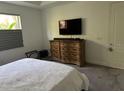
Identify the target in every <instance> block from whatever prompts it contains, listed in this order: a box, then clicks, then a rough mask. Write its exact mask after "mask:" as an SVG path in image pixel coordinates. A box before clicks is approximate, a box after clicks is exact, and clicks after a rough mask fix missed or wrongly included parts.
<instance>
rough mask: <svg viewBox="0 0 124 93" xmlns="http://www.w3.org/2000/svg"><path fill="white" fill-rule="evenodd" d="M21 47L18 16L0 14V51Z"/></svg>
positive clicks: (19, 19)
mask: <svg viewBox="0 0 124 93" xmlns="http://www.w3.org/2000/svg"><path fill="white" fill-rule="evenodd" d="M17 47H23V38H22V26H21V17H20V15H13V14H12V15H11V14H0V51H2V50H8V49H12V48H17Z"/></svg>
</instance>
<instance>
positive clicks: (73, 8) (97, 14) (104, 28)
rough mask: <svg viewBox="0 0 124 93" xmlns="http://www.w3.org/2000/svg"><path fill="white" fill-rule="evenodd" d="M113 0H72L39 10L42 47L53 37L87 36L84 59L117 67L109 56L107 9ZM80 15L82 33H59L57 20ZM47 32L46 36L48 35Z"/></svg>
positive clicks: (109, 11) (47, 45) (85, 37)
mask: <svg viewBox="0 0 124 93" xmlns="http://www.w3.org/2000/svg"><path fill="white" fill-rule="evenodd" d="M111 3H112V2H86V1H85V2H83V1H82V2H73V3H70V4H65V5H61V6H56V7H53V8H47V9H46V10H42V15H41V16H42V22H43V23H42V24H43V27H42V29H43V30H44V32H45V31H46V32H47V34H46V36H45V33H44V41H45V42H46V43H44V44H45V45H44V47H45V48H46V47H47V48H49V41H48V40H51V39H53V38H55V37H57V38H61V37H74V38H78V37H79V38H83V39H86V41H87V42H86V61H87V62H89V63H95V64H100V65H106V66H110V67H116V66H114V65H113V63H112V62H111V61H109V62H108V60H110V58H108V52H109V51H108V45H109V31H110V28H109V27H110V24H109V23H110V13H111V10H110V9H111ZM73 18H82V19H83V22H84V34H83V35H78V36H64V35H59V28H58V21H59V20H62V19H73ZM47 36H48V39H47Z"/></svg>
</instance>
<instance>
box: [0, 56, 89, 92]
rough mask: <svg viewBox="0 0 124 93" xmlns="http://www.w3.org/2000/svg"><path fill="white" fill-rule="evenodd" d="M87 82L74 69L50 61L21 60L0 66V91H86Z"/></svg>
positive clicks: (85, 78) (82, 75)
mask: <svg viewBox="0 0 124 93" xmlns="http://www.w3.org/2000/svg"><path fill="white" fill-rule="evenodd" d="M88 85H89V81H88V79H87V77H86V76H85V75H84V74H81V73H80V72H78V71H77V70H76V69H75V68H73V67H70V66H66V65H64V64H60V63H55V62H51V61H44V60H37V59H32V58H25V59H21V60H18V61H15V62H12V63H9V64H6V65H3V66H0V90H6V91H7V90H17V91H19V90H20V91H31V90H34V91H36V90H39V91H40V90H42V91H49V90H55V91H61V90H63V91H67V90H69V91H72V90H74V91H76V90H82V89H85V90H88Z"/></svg>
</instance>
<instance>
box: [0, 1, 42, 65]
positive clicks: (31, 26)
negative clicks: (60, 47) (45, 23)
mask: <svg viewBox="0 0 124 93" xmlns="http://www.w3.org/2000/svg"><path fill="white" fill-rule="evenodd" d="M0 13H10V14H20V15H21V20H22V34H23V42H24V47H21V48H16V49H10V50H6V51H0V65H2V64H5V63H8V62H11V61H14V60H17V59H20V58H23V57H25V55H24V53H25V52H27V51H30V50H34V49H37V50H40V49H42V48H43V43H42V42H43V41H42V40H43V37H42V31H41V16H40V15H41V11H40V10H37V9H32V8H27V7H23V6H22V7H21V6H16V5H11V4H5V3H2V2H0Z"/></svg>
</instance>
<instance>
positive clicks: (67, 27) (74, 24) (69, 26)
mask: <svg viewBox="0 0 124 93" xmlns="http://www.w3.org/2000/svg"><path fill="white" fill-rule="evenodd" d="M59 34H60V35H80V34H82V20H81V18H78V19H70V20H60V21H59Z"/></svg>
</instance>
